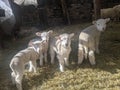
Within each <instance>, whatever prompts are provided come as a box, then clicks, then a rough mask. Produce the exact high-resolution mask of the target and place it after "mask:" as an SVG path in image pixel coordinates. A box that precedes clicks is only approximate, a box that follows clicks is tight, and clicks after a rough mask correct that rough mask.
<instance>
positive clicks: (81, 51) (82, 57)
mask: <svg viewBox="0 0 120 90" xmlns="http://www.w3.org/2000/svg"><path fill="white" fill-rule="evenodd" d="M83 59H84V50H83V47H82V45H79V48H78V64H81V63H82V62H83Z"/></svg>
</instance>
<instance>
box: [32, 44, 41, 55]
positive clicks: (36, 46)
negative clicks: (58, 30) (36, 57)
mask: <svg viewBox="0 0 120 90" xmlns="http://www.w3.org/2000/svg"><path fill="white" fill-rule="evenodd" d="M33 48H34V50H35V51H36V52H37V53H39V51H40V48H39V47H38V45H36V44H33Z"/></svg>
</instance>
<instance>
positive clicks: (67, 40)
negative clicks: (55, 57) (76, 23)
mask: <svg viewBox="0 0 120 90" xmlns="http://www.w3.org/2000/svg"><path fill="white" fill-rule="evenodd" d="M73 36H74V33H72V34H67V33H65V34H61V35H59V36H58V37H56V39H57V42H56V44H58V43H61V45H62V46H63V47H69V46H70V45H71V38H72V37H73Z"/></svg>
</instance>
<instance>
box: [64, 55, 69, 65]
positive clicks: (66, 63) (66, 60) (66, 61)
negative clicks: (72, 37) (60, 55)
mask: <svg viewBox="0 0 120 90" xmlns="http://www.w3.org/2000/svg"><path fill="white" fill-rule="evenodd" d="M64 60H65V65H66V66H69V60H68V57H67V58H64Z"/></svg>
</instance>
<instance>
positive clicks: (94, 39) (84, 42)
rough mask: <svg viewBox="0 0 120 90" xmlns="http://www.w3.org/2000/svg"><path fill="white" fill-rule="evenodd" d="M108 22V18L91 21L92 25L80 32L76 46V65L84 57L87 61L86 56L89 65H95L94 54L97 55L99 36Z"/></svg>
mask: <svg viewBox="0 0 120 90" xmlns="http://www.w3.org/2000/svg"><path fill="white" fill-rule="evenodd" d="M109 21H110V18H107V19H98V20H96V21H93V25H91V26H89V27H87V28H85V29H84V30H83V31H81V33H80V35H79V44H78V64H81V63H82V62H83V59H84V57H85V59H87V56H88V57H89V61H90V63H91V65H95V64H96V62H95V55H94V52H95V51H96V53H99V39H100V35H101V32H103V31H104V30H105V29H106V24H107V22H109Z"/></svg>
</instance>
